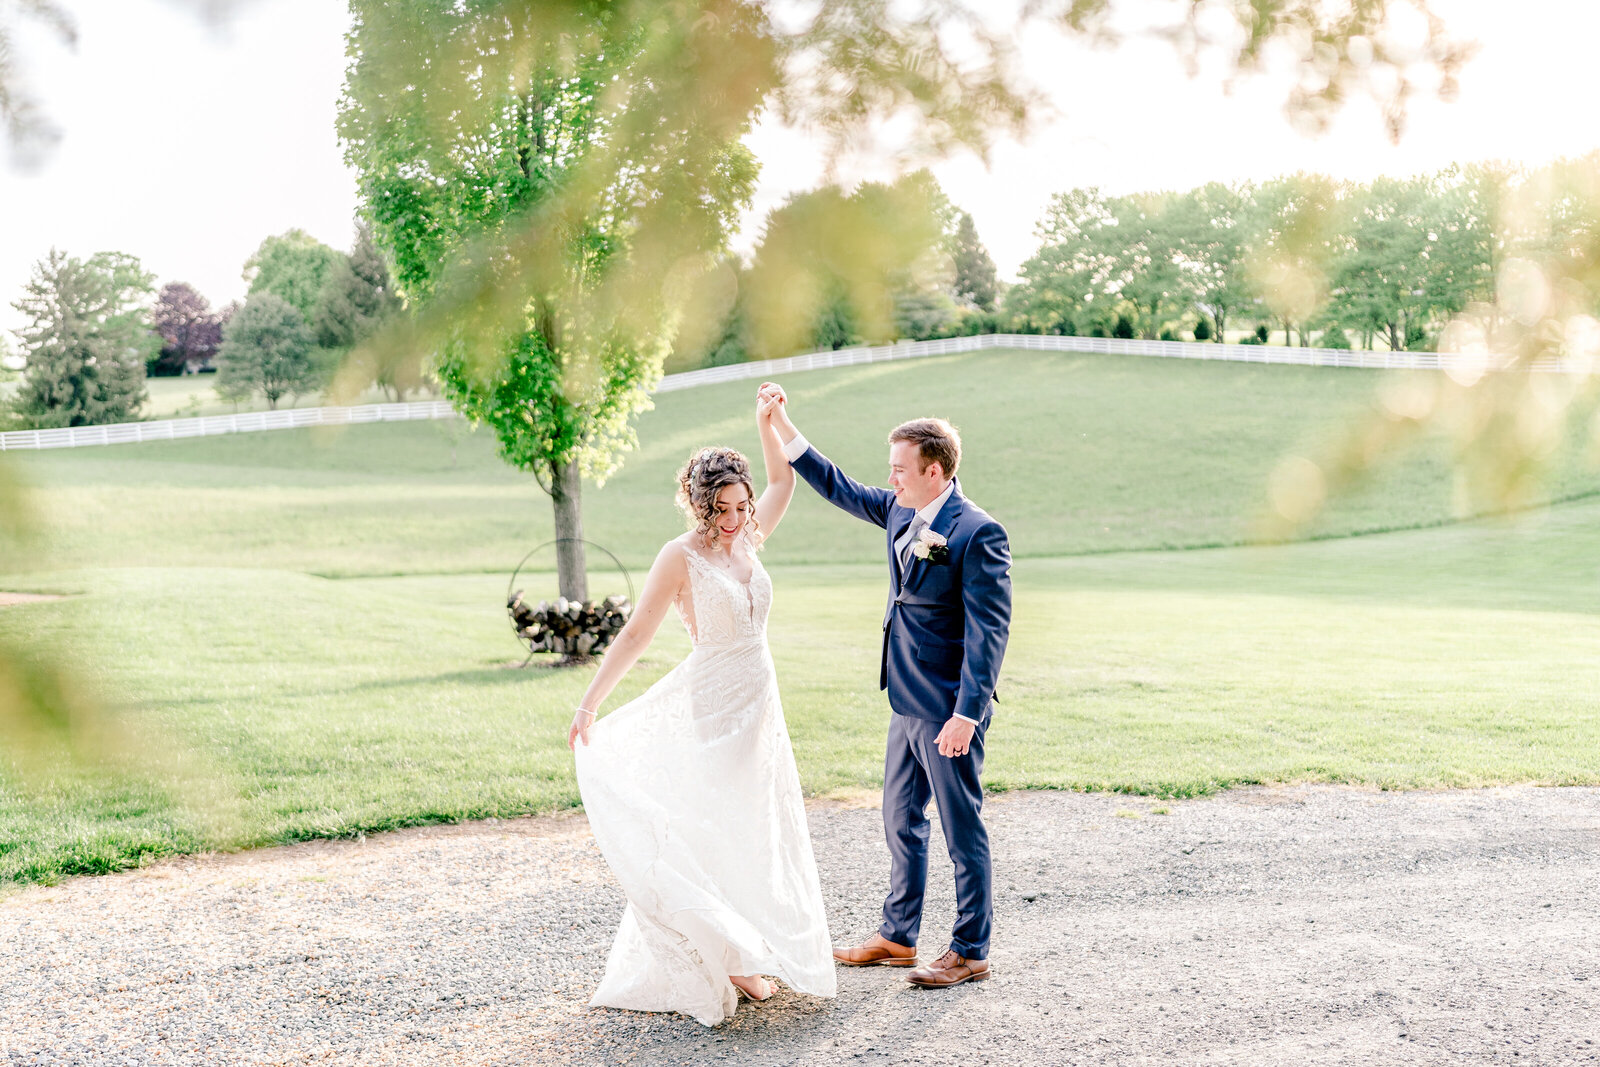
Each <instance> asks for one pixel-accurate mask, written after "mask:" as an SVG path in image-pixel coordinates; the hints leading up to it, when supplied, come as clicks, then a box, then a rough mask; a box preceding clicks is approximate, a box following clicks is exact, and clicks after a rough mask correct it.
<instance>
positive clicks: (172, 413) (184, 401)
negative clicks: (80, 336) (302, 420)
mask: <svg viewBox="0 0 1600 1067" xmlns="http://www.w3.org/2000/svg"><path fill="white" fill-rule="evenodd" d="M216 383H217V376H216V375H215V374H180V375H177V376H175V377H170V378H167V377H163V378H150V379H147V380H146V382H145V389H146V391H147V392H149V394H150V400H149V402H148V403H146V404H145V406H144V410H143V412H142V414H143V415H144V417H145V418H150V419H174V418H191V417H193V416H196V415H232V414H235V413H236V412H240V411H266V410H267V402H266V401H265V400H263V399H262V398H261V397H259V396H253V397H251V398H250V399H248V400H242V401H239V402H238V403H235V402H233V401H231V400H223V399H222V398H221V397H219V396H218V395H217V390H216ZM393 399H394V398H393V397H392V396H389V395H387V394H385V393H384V392H383V391H382V390H380V389H377V388H375V387H373V388H368V389H367V390H365V391H364V392H362V393H361V394H360V395H359V396H356V397H353V398H350V399H348V400H344V401H342V403H346V404H386V403H389V402H390V401H391V400H393ZM406 399H407V400H432V399H434V397H432V396H431V395H421V394H417V393H412V394H411V395H410V396H408V397H406ZM332 402H333V401H332V400H330V399H328V398H327V397H325V396H324V395H323V394H322V393H321V392H315V393H307V394H305V395H303V396H287V397H284V398H282V399H281V400H279V401H278V407H279V408H280V409H281V408H309V407H317V406H319V405H321V404H329V403H332Z"/></svg>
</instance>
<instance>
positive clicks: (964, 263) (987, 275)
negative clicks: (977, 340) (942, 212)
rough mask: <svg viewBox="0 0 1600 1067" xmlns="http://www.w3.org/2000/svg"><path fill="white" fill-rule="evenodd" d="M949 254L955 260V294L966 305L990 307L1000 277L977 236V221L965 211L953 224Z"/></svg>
mask: <svg viewBox="0 0 1600 1067" xmlns="http://www.w3.org/2000/svg"><path fill="white" fill-rule="evenodd" d="M951 257H952V258H953V259H954V260H955V272H956V277H955V297H956V299H957V300H958V301H960V302H961V303H963V304H965V305H967V306H968V307H974V308H977V309H978V310H979V311H993V310H994V304H995V299H996V297H997V296H998V295H999V280H998V275H997V274H996V272H995V266H994V260H993V259H992V258H991V257H990V255H989V250H988V249H987V248H984V247H983V242H982V241H981V240H980V239H979V238H978V227H977V224H976V223H974V222H973V221H972V216H971V215H969V214H967V213H966V212H965V211H963V212H962V213H961V220H960V222H958V223H957V224H956V232H955V238H954V240H953V242H952V247H951Z"/></svg>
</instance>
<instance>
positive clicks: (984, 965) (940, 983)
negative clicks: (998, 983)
mask: <svg viewBox="0 0 1600 1067" xmlns="http://www.w3.org/2000/svg"><path fill="white" fill-rule="evenodd" d="M987 977H989V961H988V960H969V959H967V958H966V957H965V956H962V955H958V954H957V953H956V950H955V949H951V950H950V951H949V952H946V953H945V954H944V955H943V956H940V957H939V958H938V959H936V960H934V961H933V962H932V963H930V964H928V965H927V966H926V967H918V968H917V969H916V970H914V971H912V972H911V973H910V974H908V975H906V981H908V982H910V983H911V984H912V985H919V986H924V987H926V988H928V989H944V988H946V987H947V986H953V985H960V984H961V983H962V982H981V981H983V980H984V979H985V978H987Z"/></svg>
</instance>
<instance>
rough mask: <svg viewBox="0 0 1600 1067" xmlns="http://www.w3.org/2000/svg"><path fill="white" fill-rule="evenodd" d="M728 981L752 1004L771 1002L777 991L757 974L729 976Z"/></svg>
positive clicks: (774, 986)
mask: <svg viewBox="0 0 1600 1067" xmlns="http://www.w3.org/2000/svg"><path fill="white" fill-rule="evenodd" d="M728 981H730V982H732V983H733V986H734V988H735V989H737V990H739V991H740V992H741V993H743V994H744V995H745V996H747V997H749V998H750V999H751V1000H752V1001H753V1002H755V1003H757V1004H760V1003H761V1002H762V1001H763V1000H771V999H772V995H773V994H774V993H776V992H777V991H778V987H777V985H776V984H774V983H773V982H771V981H769V980H768V979H766V978H763V977H761V976H760V975H759V974H730V975H729V976H728Z"/></svg>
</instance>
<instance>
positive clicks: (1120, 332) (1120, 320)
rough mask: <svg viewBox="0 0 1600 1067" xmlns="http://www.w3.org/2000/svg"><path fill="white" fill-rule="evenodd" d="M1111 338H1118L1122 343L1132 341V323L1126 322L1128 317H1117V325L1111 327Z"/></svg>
mask: <svg viewBox="0 0 1600 1067" xmlns="http://www.w3.org/2000/svg"><path fill="white" fill-rule="evenodd" d="M1111 336H1112V337H1120V338H1122V339H1123V340H1124V341H1131V340H1133V323H1132V322H1130V321H1129V320H1128V316H1126V315H1118V316H1117V324H1116V325H1115V326H1113V327H1111Z"/></svg>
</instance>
